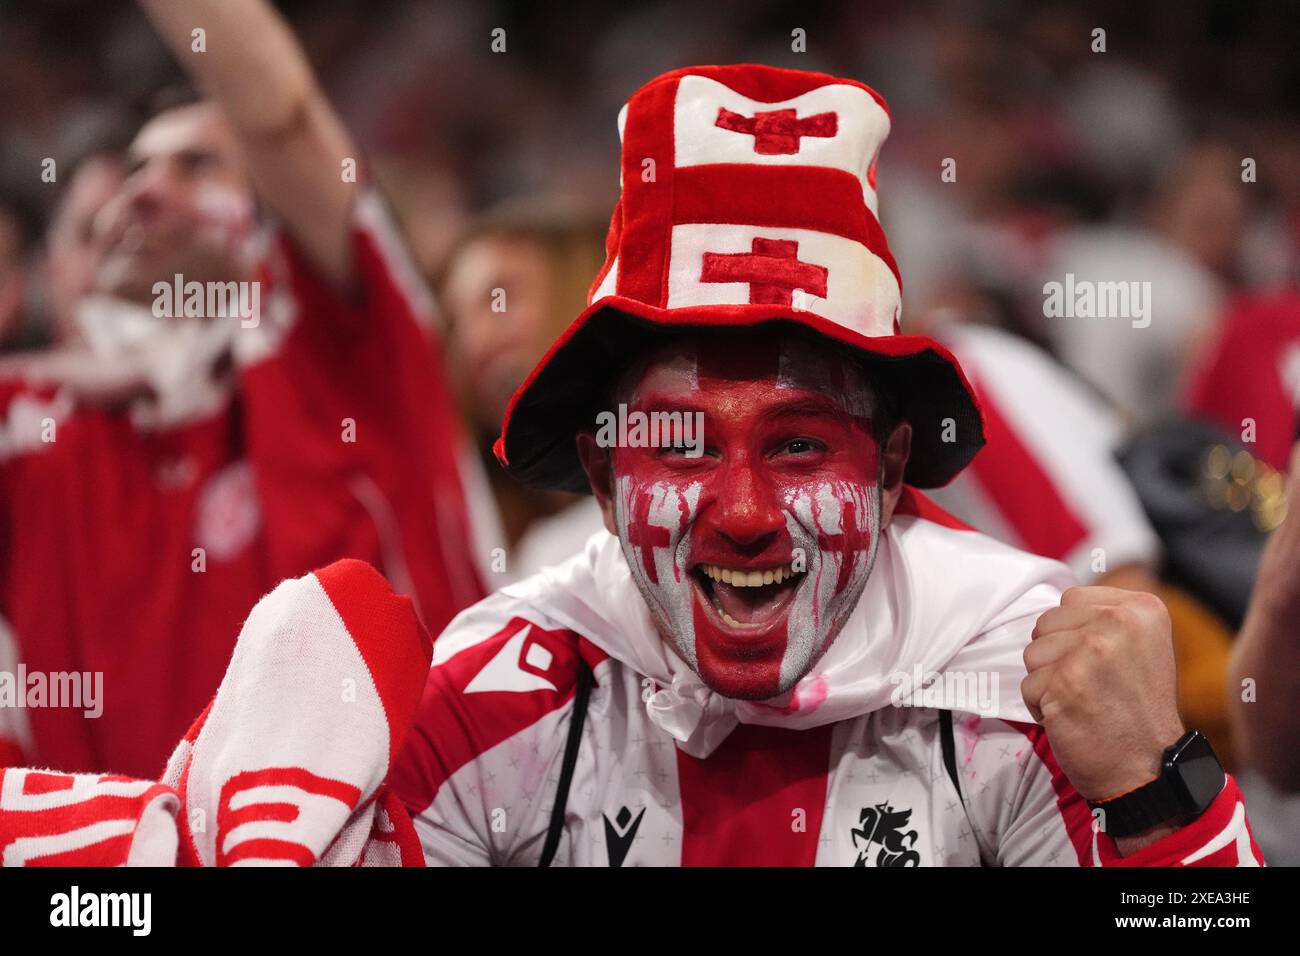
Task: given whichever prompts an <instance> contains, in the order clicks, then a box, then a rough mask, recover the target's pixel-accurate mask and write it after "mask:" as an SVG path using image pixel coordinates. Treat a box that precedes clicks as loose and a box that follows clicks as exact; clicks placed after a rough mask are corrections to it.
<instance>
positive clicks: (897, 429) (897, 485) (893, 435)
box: [880, 422, 912, 530]
mask: <svg viewBox="0 0 1300 956" xmlns="http://www.w3.org/2000/svg"><path fill="white" fill-rule="evenodd" d="M911 454H912V424H911V422H899V423H898V424H897V425H895V426H894V430H893V431H891V432H890V433H889V438H887V439H886V440H885V447H884V448H883V449H882V451H881V455H880V512H881V514H880V527H881V529H882V530H883V529H885V528H887V527H889V521H890V519H891V518H893V517H894V506H895V505H897V504H898V499H899V497H900V496H901V495H902V494H903V472H904V471H906V470H907V459H908V458H909V457H910V456H911Z"/></svg>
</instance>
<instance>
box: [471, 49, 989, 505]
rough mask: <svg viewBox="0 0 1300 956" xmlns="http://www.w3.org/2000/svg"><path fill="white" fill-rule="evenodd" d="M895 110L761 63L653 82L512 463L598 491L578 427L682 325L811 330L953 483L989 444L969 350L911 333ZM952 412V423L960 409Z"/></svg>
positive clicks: (518, 409)
mask: <svg viewBox="0 0 1300 956" xmlns="http://www.w3.org/2000/svg"><path fill="white" fill-rule="evenodd" d="M889 122H890V118H889V109H888V107H887V106H886V105H885V101H884V100H883V99H881V97H880V95H879V94H878V93H876V92H875V90H872V89H871V88H870V87H868V86H864V85H863V84H861V83H858V82H856V81H854V80H844V79H837V78H835V77H832V76H827V75H825V74H822V73H805V72H802V71H797V70H783V69H777V68H775V67H768V66H756V65H749V64H742V65H735V66H699V67H687V68H686V69H682V70H675V71H673V72H672V73H666V74H664V75H663V76H660V77H657V78H655V79H654V80H651V81H650V82H649V83H647V84H646V85H645V86H643V87H641V89H639V90H637V92H636V93H635V94H633V96H632V98H631V99H630V100H629V101H628V103H627V105H626V106H624V108H623V110H622V112H621V113H620V114H619V134H620V136H621V139H622V144H623V146H622V196H621V198H620V199H619V202H618V206H617V207H616V208H615V209H614V217H613V220H612V222H611V223H610V229H609V236H608V238H607V240H606V260H605V265H604V267H603V268H602V269H601V271H600V273H599V274H598V275H597V276H596V281H595V282H594V283H593V284H592V290H591V294H590V297H589V305H588V307H587V308H586V309H585V310H584V311H583V312H582V314H581V315H579V316H578V317H577V319H575V320H574V321H573V323H572V324H571V325H570V326H569V328H568V329H566V330H565V332H564V334H563V335H561V336H560V338H559V340H558V341H557V342H556V343H555V344H554V345H553V346H552V347H551V349H550V351H548V352H547V353H546V355H545V356H544V357H543V358H542V360H541V361H540V362H539V363H538V364H537V367H536V368H535V369H533V371H532V374H530V375H529V376H528V379H527V380H526V381H525V382H524V383H523V385H521V386H520V388H519V390H518V391H517V392H515V395H514V397H513V398H512V399H511V402H510V406H509V408H508V409H507V410H506V416H505V421H504V423H503V424H502V429H501V437H500V438H498V439H497V442H496V446H495V451H496V456H497V458H498V459H499V460H500V462H501V464H502V465H503V466H504V467H505V469H506V471H507V472H508V473H509V474H511V475H512V476H514V477H515V478H517V479H519V480H520V481H522V482H524V483H525V484H528V485H532V486H534V487H541V488H561V489H566V490H570V491H577V492H585V491H588V490H589V489H588V485H587V479H586V475H585V473H584V472H583V470H582V466H581V464H580V463H579V460H578V454H577V450H576V446H575V442H574V437H575V435H576V434H577V432H578V431H580V430H581V429H583V428H591V427H594V421H595V415H596V413H597V412H598V411H599V410H600V409H599V407H598V403H599V402H600V401H602V399H606V398H607V395H606V391H607V389H608V387H609V385H610V384H611V383H612V380H613V376H615V375H616V374H618V373H619V372H620V371H621V370H622V369H623V368H625V367H626V366H627V364H628V363H629V362H630V361H631V360H632V359H634V358H636V357H637V356H639V355H643V354H644V353H645V352H646V350H647V349H649V348H652V347H654V345H655V344H656V343H657V342H659V341H662V340H663V339H664V338H665V337H666V336H669V335H679V334H682V333H684V332H690V331H693V330H697V329H707V328H722V327H729V328H743V327H751V326H758V325H764V324H769V323H770V324H774V325H776V326H781V325H784V326H787V327H788V326H791V325H793V326H796V327H799V328H801V329H804V330H807V331H810V332H812V333H813V334H815V335H817V336H820V337H821V338H822V339H823V340H825V341H828V342H830V343H835V344H837V346H838V347H839V348H841V349H843V350H847V351H848V353H849V354H851V355H853V356H854V357H855V358H856V359H857V360H858V361H859V362H861V363H862V365H863V366H864V367H865V369H866V372H867V375H868V377H869V378H870V380H871V381H872V382H873V384H874V385H875V386H876V387H877V388H878V389H879V390H880V391H881V392H882V393H884V394H886V395H888V396H889V400H890V402H891V403H892V404H893V406H894V408H895V409H896V410H897V411H898V413H899V415H900V416H901V417H903V418H906V419H907V420H908V421H910V422H911V423H912V429H913V434H912V456H911V458H910V460H909V462H908V465H907V472H906V480H907V482H908V483H909V484H912V485H915V486H917V487H921V488H931V487H936V486H939V485H943V484H945V483H946V482H948V481H949V480H950V479H951V478H952V477H953V476H954V475H956V474H957V472H959V471H960V470H961V469H962V468H964V467H965V466H966V464H967V463H969V461H970V460H971V458H972V457H974V455H975V453H976V452H977V451H978V450H979V449H980V447H981V446H982V445H983V444H984V430H983V422H982V419H981V416H980V411H979V404H978V401H977V400H976V398H975V396H974V392H973V391H972V390H971V388H970V385H969V384H968V383H967V381H966V378H965V375H963V373H962V371H961V368H960V366H959V365H958V364H957V361H956V360H955V359H954V358H953V356H952V355H951V354H950V353H949V352H948V351H947V350H946V349H945V348H944V347H943V346H942V345H940V344H939V343H937V342H935V341H934V340H933V339H929V338H926V337H924V336H908V335H903V334H901V331H900V328H899V313H900V310H901V298H902V294H901V292H902V290H901V285H900V282H899V275H898V267H897V265H896V264H895V263H894V258H893V256H892V255H890V252H889V244H888V243H887V242H886V241H885V233H884V231H883V230H882V229H881V227H880V223H879V221H878V220H877V218H876V203H877V200H876V175H875V173H876V157H877V155H878V154H879V152H880V147H881V145H882V144H883V143H884V141H885V137H886V136H888V135H889ZM949 419H950V420H951V421H949Z"/></svg>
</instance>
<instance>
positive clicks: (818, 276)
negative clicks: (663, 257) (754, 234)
mask: <svg viewBox="0 0 1300 956" xmlns="http://www.w3.org/2000/svg"><path fill="white" fill-rule="evenodd" d="M750 248H751V250H752V251H751V252H737V253H722V252H706V253H705V254H704V267H703V269H702V270H701V271H700V281H701V282H748V283H749V301H750V302H751V303H755V304H761V305H790V304H791V303H792V300H793V298H794V290H795V289H802V290H803V291H804V292H806V293H808V294H809V295H815V296H818V297H820V298H823V299H824V298H825V297H826V276H827V275H828V273H827V270H826V267H825V266H819V265H814V264H812V263H810V262H800V261H799V243H797V242H795V241H794V240H793V239H762V238H755V239H754V242H753V245H752V246H751V247H750Z"/></svg>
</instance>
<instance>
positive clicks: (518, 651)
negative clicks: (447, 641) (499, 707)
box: [464, 624, 559, 694]
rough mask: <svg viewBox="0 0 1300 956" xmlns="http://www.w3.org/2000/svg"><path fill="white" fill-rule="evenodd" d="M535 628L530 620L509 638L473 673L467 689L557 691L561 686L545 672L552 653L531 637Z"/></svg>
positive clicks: (476, 692)
mask: <svg viewBox="0 0 1300 956" xmlns="http://www.w3.org/2000/svg"><path fill="white" fill-rule="evenodd" d="M532 631H533V625H531V624H529V625H528V626H527V627H525V628H524V629H523V630H521V631H520V632H519V633H518V634H516V635H515V636H514V637H512V638H510V640H508V641H506V643H505V646H504V647H502V648H501V650H499V651H497V653H496V655H495V656H494V657H493V658H492V660H490V661H488V662H487V665H486V666H485V667H484V668H483V669H482V670H481V671H479V672H478V673H477V674H475V675H474V679H473V680H472V681H470V682H469V684H468V685H467V686H466V688H465V690H464V693H466V694H483V693H487V692H490V691H509V692H512V693H516V694H527V693H529V692H531V691H535V690H554V691H558V690H559V688H558V687H556V686H555V684H554V683H553V682H551V681H550V680H547V679H546V677H544V676H543V675H544V674H545V673H546V672H547V671H548V670H550V667H551V661H552V659H553V655H552V654H551V652H550V651H548V650H547V649H546V648H545V647H543V646H542V645H541V644H540V643H539V642H538V641H536V640H534V639H532V638H531V634H532Z"/></svg>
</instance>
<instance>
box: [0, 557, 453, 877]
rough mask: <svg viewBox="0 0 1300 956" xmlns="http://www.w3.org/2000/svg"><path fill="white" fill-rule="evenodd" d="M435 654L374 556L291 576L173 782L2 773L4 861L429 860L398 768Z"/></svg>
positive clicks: (168, 777) (257, 619) (266, 601)
mask: <svg viewBox="0 0 1300 956" xmlns="http://www.w3.org/2000/svg"><path fill="white" fill-rule="evenodd" d="M431 657H432V642H431V640H430V638H429V635H428V633H427V632H426V631H425V630H424V628H423V627H422V626H421V625H420V623H419V621H418V619H417V618H416V616H415V613H414V610H413V608H412V606H411V603H410V600H409V599H408V598H405V597H400V596H398V595H396V594H394V593H393V591H392V589H391V588H390V587H389V585H388V583H387V582H386V581H385V580H384V579H383V577H382V576H380V575H379V573H378V572H376V571H375V570H374V569H373V568H370V567H369V566H368V565H365V564H363V563H362V562H359V561H341V562H338V563H336V564H333V565H330V566H329V567H328V568H325V569H323V570H321V571H317V572H315V573H314V574H309V575H307V576H305V577H302V578H297V579H294V580H290V581H285V582H283V583H281V584H280V585H279V586H278V587H277V588H276V589H275V590H273V591H272V592H271V593H270V594H268V595H266V597H264V598H262V600H261V601H259V602H258V604H257V606H256V607H255V608H254V609H253V612H252V613H251V614H250V615H249V617H248V620H247V621H246V622H245V624H244V627H243V630H242V631H241V632H240V635H239V642H238V644H237V645H236V647H235V652H234V655H233V656H232V658H231V662H230V666H229V668H228V670H227V671H226V676H225V678H224V679H223V680H222V682H221V686H220V688H219V689H218V691H217V694H216V696H215V697H214V698H213V700H212V702H211V703H210V704H209V705H208V707H207V708H206V709H205V710H204V712H203V713H202V714H201V715H200V716H199V718H198V719H197V720H196V721H195V722H194V724H193V726H192V727H191V728H190V730H189V732H188V733H186V735H185V738H184V739H183V740H182V741H181V742H180V744H179V745H178V746H177V748H176V750H175V752H174V753H173V754H172V756H171V759H170V760H169V761H168V763H167V769H166V772H165V773H164V775H163V778H162V780H161V781H159V782H152V781H144V780H133V779H131V778H127V777H121V776H116V775H112V774H104V775H93V774H62V773H55V772H52V771H48V770H34V769H27V768H18V769H5V770H0V862H3V864H4V865H6V866H39V865H54V866H123V865H146V866H172V865H182V866H244V865H277V866H286V865H287V866H293V865H298V866H314V865H319V866H419V865H423V855H422V853H421V851H420V844H419V838H418V837H417V836H416V834H415V830H414V828H413V827H412V825H411V821H410V819H409V817H408V816H407V814H406V811H405V809H404V808H403V807H402V806H401V804H400V803H399V802H398V801H397V799H396V798H395V797H394V796H393V795H392V793H391V792H390V791H389V790H388V788H387V787H386V786H385V784H384V780H385V778H386V777H387V775H388V770H389V767H390V766H391V764H392V762H393V759H394V758H395V757H396V755H397V750H398V748H399V747H400V746H401V744H402V741H403V738H404V737H405V736H406V731H407V728H408V727H409V726H410V724H411V721H412V719H413V718H414V715H415V709H416V707H417V705H418V703H419V699H420V693H421V690H422V689H423V687H424V681H425V677H426V675H427V673H428V670H429V662H430V659H431Z"/></svg>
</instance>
